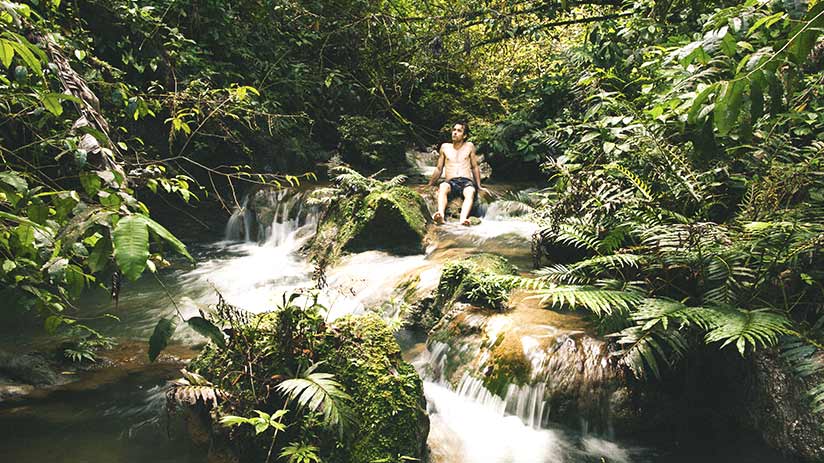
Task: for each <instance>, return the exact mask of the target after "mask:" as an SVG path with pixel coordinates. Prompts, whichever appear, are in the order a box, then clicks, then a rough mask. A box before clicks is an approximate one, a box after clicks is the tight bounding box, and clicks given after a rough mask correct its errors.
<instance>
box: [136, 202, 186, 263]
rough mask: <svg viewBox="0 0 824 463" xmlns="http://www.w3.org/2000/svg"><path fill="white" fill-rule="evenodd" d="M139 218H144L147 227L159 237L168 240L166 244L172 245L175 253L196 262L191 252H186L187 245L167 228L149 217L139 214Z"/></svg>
mask: <svg viewBox="0 0 824 463" xmlns="http://www.w3.org/2000/svg"><path fill="white" fill-rule="evenodd" d="M138 216H139V217H142V218H143V220H144V221H145V222H146V225H148V226H149V228H150V229H151V230H152V231H153V232H154V233H155V234H156V235H157V236H159V237H161V238H163V239H164V240H166V242H168V243H169V244H171V245H172V248H174V250H175V252H177V253H178V254H182V255H183V256H185V257H186V258H187V259H189V260H190V261H194V258H192V256H191V255H190V254H189V251H187V250H186V245H185V244H183V243H182V242H181V241H180V240H179V239H177V237H175V235H173V234H172V233H171V232H170V231H169V230H166V228H165V227H164V226H163V225H160V224H159V223H157V222H155V221H154V220H152V219H150V218H149V216H147V215H143V214H138Z"/></svg>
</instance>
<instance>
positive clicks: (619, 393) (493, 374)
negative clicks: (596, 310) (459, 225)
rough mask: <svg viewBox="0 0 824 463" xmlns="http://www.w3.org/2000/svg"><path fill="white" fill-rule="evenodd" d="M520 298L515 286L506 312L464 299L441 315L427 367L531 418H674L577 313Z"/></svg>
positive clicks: (623, 428)
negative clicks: (461, 302) (611, 352)
mask: <svg viewBox="0 0 824 463" xmlns="http://www.w3.org/2000/svg"><path fill="white" fill-rule="evenodd" d="M525 297H526V294H524V293H522V292H519V291H516V292H514V293H513V294H512V295H511V296H510V299H509V302H508V304H509V305H510V306H511V307H512V308H511V310H508V311H506V312H498V311H493V310H490V309H488V308H481V307H477V306H473V305H462V306H457V307H456V308H455V309H453V312H452V313H450V314H448V316H444V317H443V319H442V320H441V321H440V322H439V323H438V324H437V325H436V326H435V327H434V328H433V329H432V331H431V333H430V337H429V350H430V351H431V352H433V353H434V354H433V358H431V359H430V362H429V365H428V366H427V369H428V370H429V374H430V375H431V376H432V377H434V378H440V380H441V381H443V382H446V383H449V384H451V385H452V386H453V387H455V388H456V389H458V390H463V391H475V392H473V393H474V394H476V395H478V397H481V396H482V395H484V394H486V395H494V396H498V397H499V400H502V401H503V402H504V403H505V408H506V411H507V412H508V413H511V414H514V415H518V416H519V417H520V418H521V419H522V420H523V421H524V422H525V423H528V424H533V425H540V424H543V425H547V424H549V423H550V422H555V423H561V424H565V425H568V426H572V427H578V426H580V425H581V423H582V422H585V423H588V431H594V432H600V433H609V434H612V433H613V432H614V433H615V434H616V435H632V434H634V433H637V432H639V431H640V430H644V429H654V428H655V427H656V426H658V425H659V424H660V423H662V422H664V421H665V420H667V419H672V416H669V415H668V414H666V413H661V412H660V409H663V410H667V409H668V407H669V405H668V404H669V403H670V402H668V401H667V399H666V398H665V397H663V394H656V393H649V391H648V389H649V388H648V387H647V386H646V385H638V384H637V383H636V382H635V381H634V379H633V378H632V377H630V376H629V375H628V374H627V372H626V371H625V370H624V369H623V368H621V367H620V366H618V365H617V364H616V363H615V362H613V361H612V359H611V356H610V349H609V344H608V342H607V341H605V340H602V339H599V338H598V337H596V336H594V335H592V334H590V333H588V331H587V325H586V324H585V323H584V322H583V321H582V320H581V319H580V318H579V317H578V316H576V315H572V314H560V313H556V312H553V311H550V310H546V309H543V308H541V307H539V306H538V304H537V303H536V302H535V301H534V300H532V299H526V298H525ZM456 309H457V310H456ZM476 398H477V397H476Z"/></svg>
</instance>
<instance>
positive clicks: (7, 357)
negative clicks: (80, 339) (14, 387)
mask: <svg viewBox="0 0 824 463" xmlns="http://www.w3.org/2000/svg"><path fill="white" fill-rule="evenodd" d="M0 376H3V377H6V378H8V379H10V380H13V381H17V382H19V383H23V384H29V385H33V386H50V385H53V384H57V382H58V381H59V380H60V375H59V374H58V373H57V372H56V371H55V370H54V368H53V367H52V365H51V364H50V362H49V361H47V360H46V358H44V357H43V356H41V355H37V354H23V355H18V354H12V353H9V352H3V351H0Z"/></svg>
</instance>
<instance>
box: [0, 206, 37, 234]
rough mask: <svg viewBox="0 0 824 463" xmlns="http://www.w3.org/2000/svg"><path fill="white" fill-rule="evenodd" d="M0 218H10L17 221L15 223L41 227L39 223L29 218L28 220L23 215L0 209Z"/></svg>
mask: <svg viewBox="0 0 824 463" xmlns="http://www.w3.org/2000/svg"><path fill="white" fill-rule="evenodd" d="M0 219H6V220H11V221H12V222H17V223H21V224H24V225H29V226H31V227H35V228H39V229H41V230H42V229H43V227H42V226H41V225H39V224H37V223H36V222H32V221H31V220H29V219H27V218H25V217H20V216H19V215H14V214H9V213H8V212H3V211H0ZM33 232H34V230H32V233H33Z"/></svg>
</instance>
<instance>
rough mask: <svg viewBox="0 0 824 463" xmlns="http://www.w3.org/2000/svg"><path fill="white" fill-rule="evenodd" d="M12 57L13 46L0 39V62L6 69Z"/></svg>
mask: <svg viewBox="0 0 824 463" xmlns="http://www.w3.org/2000/svg"><path fill="white" fill-rule="evenodd" d="M12 58H14V48H13V47H12V46H11V44H10V43H9V42H8V41H7V40H3V39H0V63H3V66H5V67H6V68H7V69H8V67H9V66H11V59H12Z"/></svg>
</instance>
